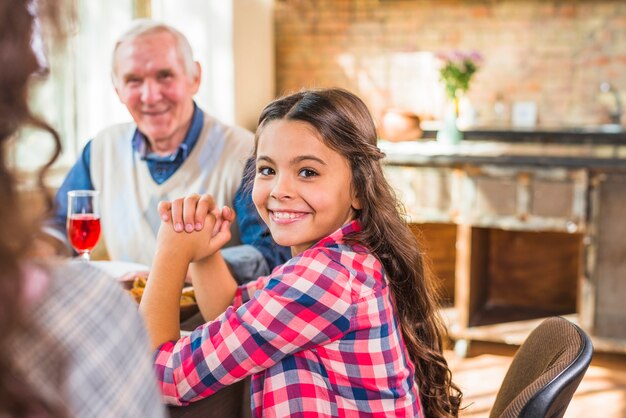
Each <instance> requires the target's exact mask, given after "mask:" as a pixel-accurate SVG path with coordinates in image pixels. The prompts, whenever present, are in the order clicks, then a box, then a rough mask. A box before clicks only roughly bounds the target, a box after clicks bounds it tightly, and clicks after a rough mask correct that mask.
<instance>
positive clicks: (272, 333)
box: [141, 89, 461, 417]
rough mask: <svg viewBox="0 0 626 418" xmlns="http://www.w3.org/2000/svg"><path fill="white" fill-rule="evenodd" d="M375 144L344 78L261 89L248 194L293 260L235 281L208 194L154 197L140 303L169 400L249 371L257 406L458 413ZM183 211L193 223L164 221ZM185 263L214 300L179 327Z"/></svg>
mask: <svg viewBox="0 0 626 418" xmlns="http://www.w3.org/2000/svg"><path fill="white" fill-rule="evenodd" d="M382 157H383V154H382V153H381V152H380V151H379V149H378V148H377V147H376V130H375V127H374V123H373V121H372V118H371V116H370V114H369V112H368V110H367V108H366V106H365V104H364V103H363V102H362V101H361V100H360V99H358V98H357V97H356V96H354V95H352V94H351V93H349V92H346V91H344V90H339V89H330V90H319V91H307V92H301V93H296V94H293V95H291V96H287V97H284V98H281V99H279V100H276V101H274V102H273V103H270V104H269V105H268V106H267V107H266V108H265V109H264V111H263V112H262V114H261V116H260V119H259V128H258V130H257V135H256V149H255V158H256V177H255V179H254V186H253V191H252V194H253V200H254V204H255V205H256V207H257V210H258V212H259V214H260V215H261V217H262V218H263V220H264V221H265V222H266V223H267V225H268V226H269V229H270V231H271V233H272V236H273V238H274V240H275V241H276V242H277V243H279V244H280V245H285V246H290V247H291V250H292V254H293V258H292V259H291V260H289V261H288V262H286V263H285V264H284V265H282V266H279V267H277V268H276V269H274V271H273V272H272V274H271V275H269V276H267V277H260V278H259V279H258V280H257V281H256V282H253V283H250V284H247V285H244V286H240V287H238V288H237V287H236V285H235V282H234V280H233V278H232V276H231V275H230V274H229V272H228V269H227V268H226V266H225V264H224V262H223V260H222V259H221V258H220V255H219V251H217V249H218V248H219V246H220V245H221V244H222V243H223V242H226V241H227V239H228V225H229V223H230V222H232V220H233V214H232V211H231V210H230V209H228V208H223V209H221V210H218V209H216V208H215V207H214V205H213V202H212V200H211V198H210V197H209V196H202V197H200V196H197V195H194V196H189V197H187V198H185V199H179V200H176V201H174V202H171V203H165V204H162V205H161V207H160V212H161V216H162V218H163V219H164V221H165V222H163V223H162V225H161V229H160V231H159V237H158V249H157V255H156V257H155V263H154V265H153V270H152V273H151V276H150V280H149V281H148V285H147V288H146V291H145V293H144V299H143V301H142V304H141V310H142V311H143V314H144V317H145V319H146V322H147V325H148V330H149V334H150V335H151V338H152V343H153V346H154V347H155V348H157V352H156V355H155V364H156V370H157V374H158V379H159V380H160V382H161V389H162V392H163V394H164V396H165V398H166V400H167V401H168V402H170V403H175V404H186V403H189V402H193V401H195V400H199V399H201V398H205V397H207V396H210V395H211V394H213V393H215V392H216V391H217V390H219V389H221V388H223V387H224V386H225V385H229V384H231V383H233V382H236V381H238V380H241V379H243V378H245V377H246V376H248V375H252V376H253V377H252V409H253V414H254V415H255V416H314V417H319V416H323V417H337V416H356V415H358V416H385V417H387V416H403V417H417V416H419V417H448V416H456V415H457V412H458V407H459V403H460V398H461V395H460V392H459V390H458V388H457V387H456V386H455V385H454V384H453V383H452V382H451V373H450V370H449V369H448V366H447V364H446V361H445V359H444V357H443V355H442V342H441V335H442V334H441V332H442V327H441V321H440V319H439V317H438V315H437V306H436V303H435V295H434V292H433V289H432V284H431V283H429V281H428V280H427V278H426V276H425V274H424V264H423V260H422V255H421V253H420V250H419V248H418V246H417V243H416V240H415V238H414V237H413V235H412V234H411V232H410V230H409V229H408V227H407V225H406V223H405V221H404V220H403V218H402V215H401V214H400V212H399V210H398V209H399V204H398V202H397V201H396V198H395V197H394V194H393V192H392V190H391V188H390V186H389V184H388V183H387V182H386V180H385V178H384V176H383V171H382V167H381V164H380V159H381V158H382ZM209 212H210V214H209V215H208V216H207V213H209ZM182 223H184V224H191V225H194V226H195V228H196V229H197V230H199V231H197V232H192V233H184V232H181V233H177V232H175V229H174V226H176V229H178V230H181V229H184V228H181V225H182ZM176 224H178V225H176ZM189 263H191V266H189ZM188 266H189V267H190V271H191V275H192V277H193V281H194V287H195V290H196V295H197V298H198V303H199V305H200V308H201V310H202V313H203V315H204V316H205V318H211V317H214V316H215V315H216V314H218V313H220V314H219V316H218V317H217V319H215V320H214V321H211V322H208V323H207V324H205V325H202V326H200V327H199V328H197V329H196V330H195V331H194V332H193V333H192V334H191V335H190V336H189V337H183V338H179V325H178V316H177V315H178V296H177V295H178V294H180V289H181V288H182V286H183V281H184V278H185V272H186V270H187V268H188ZM174 278H175V279H176V280H174Z"/></svg>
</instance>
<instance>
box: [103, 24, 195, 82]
mask: <svg viewBox="0 0 626 418" xmlns="http://www.w3.org/2000/svg"><path fill="white" fill-rule="evenodd" d="M159 32H165V33H169V34H170V35H172V36H173V37H174V39H175V40H176V50H177V52H178V55H179V57H180V58H181V59H182V60H183V65H184V67H185V73H186V74H187V76H188V77H189V78H191V79H192V78H195V77H197V76H198V67H197V66H196V63H195V61H194V59H193V51H192V50H191V45H190V44H189V41H188V40H187V38H186V37H185V35H183V34H182V33H181V32H180V31H178V30H177V29H175V28H174V27H172V26H170V25H168V24H165V23H163V22H157V21H154V20H151V19H137V20H135V21H134V22H133V25H132V26H131V27H130V28H129V29H128V30H127V31H126V32H124V33H123V34H122V35H121V36H120V37H119V38H118V39H117V42H116V43H115V47H114V48H113V59H112V60H111V62H112V68H111V76H112V77H113V81H114V82H115V83H116V84H117V82H118V78H117V73H116V66H117V50H118V49H119V47H120V45H122V44H123V43H126V42H132V41H134V40H135V39H137V38H140V37H142V36H144V35H149V34H153V33H159Z"/></svg>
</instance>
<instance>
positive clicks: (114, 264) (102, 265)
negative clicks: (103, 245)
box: [89, 260, 149, 281]
mask: <svg viewBox="0 0 626 418" xmlns="http://www.w3.org/2000/svg"><path fill="white" fill-rule="evenodd" d="M89 264H91V265H92V266H94V267H96V268H98V269H100V270H102V271H104V272H105V273H107V274H109V275H110V276H112V277H114V278H116V279H117V280H119V281H125V280H126V276H128V275H131V274H132V273H135V272H141V273H144V272H145V274H146V275H147V274H148V273H147V272H148V269H149V267H148V266H146V265H145V264H139V263H131V262H129V261H109V260H98V261H90V262H89Z"/></svg>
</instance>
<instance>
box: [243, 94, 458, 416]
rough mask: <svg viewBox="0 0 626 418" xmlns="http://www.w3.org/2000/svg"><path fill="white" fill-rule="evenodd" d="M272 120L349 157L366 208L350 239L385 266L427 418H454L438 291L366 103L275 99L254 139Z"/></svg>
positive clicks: (349, 97) (454, 393)
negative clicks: (387, 170) (301, 127)
mask: <svg viewBox="0 0 626 418" xmlns="http://www.w3.org/2000/svg"><path fill="white" fill-rule="evenodd" d="M277 119H284V120H294V121H301V122H305V123H307V124H309V125H310V126H312V127H313V128H314V129H315V130H316V131H317V132H319V134H320V136H321V138H322V140H323V141H324V143H325V144H326V145H327V146H328V147H330V148H332V149H333V150H335V151H337V152H339V153H340V154H341V155H343V156H344V157H345V158H346V159H347V160H348V161H349V163H350V166H351V169H352V182H353V188H354V190H355V193H356V196H357V197H358V199H359V201H360V202H361V204H362V205H363V207H362V209H361V210H359V211H358V213H357V218H358V219H359V221H360V223H361V225H362V228H363V229H362V231H361V232H359V233H356V234H353V235H351V236H349V237H347V240H349V241H351V242H355V243H360V244H363V245H364V246H366V247H367V248H369V249H370V250H371V251H372V252H373V253H374V254H375V255H376V256H377V257H378V258H379V259H380V260H381V262H382V264H383V266H384V268H385V271H386V274H387V277H388V280H389V285H390V287H391V293H392V297H393V300H394V302H395V307H396V311H397V317H398V320H399V323H400V328H401V330H402V335H403V337H404V341H405V344H406V346H407V349H408V352H409V356H410V358H411V360H412V361H413V363H414V364H415V374H416V381H417V382H418V386H419V390H420V397H421V402H422V405H423V407H424V410H425V411H424V416H428V417H452V416H457V415H458V409H459V405H460V402H461V396H462V395H461V391H460V390H459V388H458V387H457V386H456V385H455V384H454V383H453V382H452V374H451V372H450V369H449V368H448V365H447V362H446V360H445V358H444V356H443V346H442V336H443V335H444V332H445V329H444V326H443V321H442V320H441V318H440V316H439V313H438V303H437V300H438V299H437V294H436V289H435V286H434V284H433V281H432V279H431V277H432V276H431V275H428V274H426V272H425V262H424V258H423V255H422V253H421V251H420V246H419V244H418V242H417V240H416V238H415V236H414V235H413V233H412V232H411V230H410V229H409V226H408V225H407V223H406V221H405V218H404V217H403V214H404V209H403V207H402V205H401V204H400V202H399V201H398V199H397V198H396V196H395V194H394V192H393V191H392V188H391V187H390V185H389V183H387V180H386V179H385V177H384V175H383V170H382V165H381V159H382V158H383V157H384V154H383V153H382V152H381V151H380V150H379V148H378V147H377V144H376V140H377V134H376V127H375V125H374V122H373V120H372V117H371V115H370V113H369V111H368V109H367V106H366V105H365V104H364V103H363V101H361V99H359V98H358V97H356V96H355V95H354V94H352V93H350V92H348V91H346V90H342V89H324V90H309V91H302V92H299V93H295V94H292V95H289V96H286V97H283V98H280V99H278V100H276V101H274V102H272V103H270V104H269V105H268V106H267V107H265V109H264V110H263V112H262V113H261V116H260V117H259V128H258V129H257V135H256V137H257V143H258V138H259V136H260V134H261V133H262V132H263V129H264V127H265V126H266V125H267V124H268V123H269V122H271V121H273V120H277ZM255 154H256V151H255Z"/></svg>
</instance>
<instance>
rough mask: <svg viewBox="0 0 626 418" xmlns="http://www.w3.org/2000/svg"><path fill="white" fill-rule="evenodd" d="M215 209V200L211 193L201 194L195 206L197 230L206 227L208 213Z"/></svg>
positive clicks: (195, 225)
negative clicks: (205, 220) (205, 221)
mask: <svg viewBox="0 0 626 418" xmlns="http://www.w3.org/2000/svg"><path fill="white" fill-rule="evenodd" d="M215 209H216V208H215V200H214V199H213V197H212V196H211V195H208V194H203V195H202V196H200V199H199V200H198V203H197V205H196V208H195V220H194V227H195V229H196V231H200V230H201V229H202V228H203V227H204V219H205V218H206V215H207V213H213V212H214V210H215Z"/></svg>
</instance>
